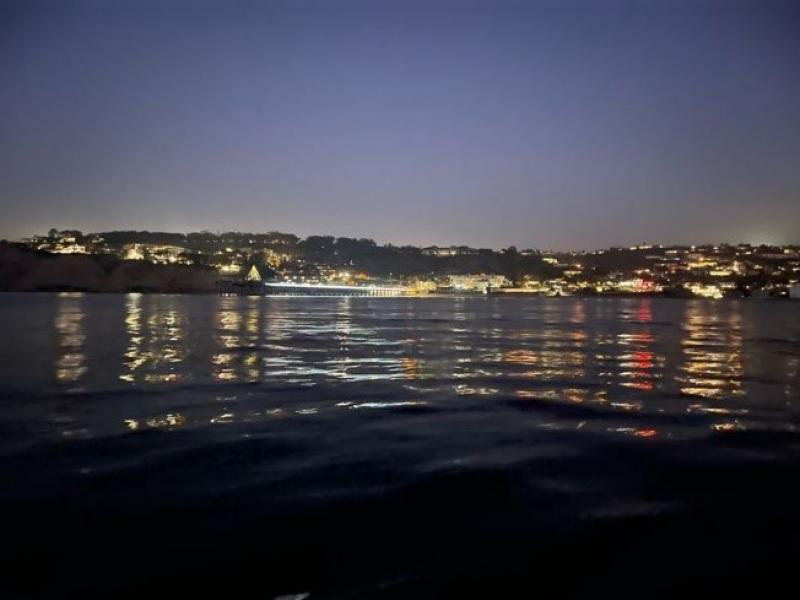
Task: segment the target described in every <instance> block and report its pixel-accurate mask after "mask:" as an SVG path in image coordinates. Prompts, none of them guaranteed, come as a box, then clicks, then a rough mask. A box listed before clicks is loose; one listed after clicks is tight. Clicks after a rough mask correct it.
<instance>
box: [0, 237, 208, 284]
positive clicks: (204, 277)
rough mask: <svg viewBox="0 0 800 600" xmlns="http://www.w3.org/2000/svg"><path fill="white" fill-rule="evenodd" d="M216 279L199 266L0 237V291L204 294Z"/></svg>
mask: <svg viewBox="0 0 800 600" xmlns="http://www.w3.org/2000/svg"><path fill="white" fill-rule="evenodd" d="M217 279H218V277H217V274H216V272H215V271H214V269H212V268H209V267H204V266H194V265H192V266H186V265H159V264H151V263H148V262H144V261H134V260H121V259H118V258H115V257H112V256H100V255H90V254H50V253H47V252H40V251H37V250H31V249H29V248H26V247H24V246H22V245H20V244H12V243H8V242H0V290H1V291H18V292H23V291H25V292H27V291H82V292H160V293H209V292H215V291H216V290H217Z"/></svg>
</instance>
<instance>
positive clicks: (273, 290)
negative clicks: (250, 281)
mask: <svg viewBox="0 0 800 600" xmlns="http://www.w3.org/2000/svg"><path fill="white" fill-rule="evenodd" d="M263 289H264V293H265V294H267V295H270V296H370V297H395V296H405V295H407V294H408V291H407V289H406V288H404V287H400V286H380V285H338V284H327V283H297V282H291V281H280V282H266V283H264V284H263Z"/></svg>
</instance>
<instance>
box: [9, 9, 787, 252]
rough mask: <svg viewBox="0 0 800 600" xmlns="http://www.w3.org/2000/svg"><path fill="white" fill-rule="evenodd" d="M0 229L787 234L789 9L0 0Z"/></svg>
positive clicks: (395, 236)
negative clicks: (39, 0)
mask: <svg viewBox="0 0 800 600" xmlns="http://www.w3.org/2000/svg"><path fill="white" fill-rule="evenodd" d="M0 208H1V209H2V220H0V237H9V238H17V237H20V236H25V235H29V234H31V233H34V232H43V231H46V230H47V229H49V228H50V227H52V226H56V227H75V228H80V229H83V230H84V231H94V230H103V229H112V228H117V229H122V228H125V229H129V228H136V229H140V228H141V229H151V230H155V229H158V230H174V231H189V230H200V229H209V230H212V231H216V230H228V229H237V230H247V231H250V230H254V231H262V230H272V229H278V230H282V231H291V232H295V233H298V234H300V235H308V234H312V233H320V234H325V233H330V234H335V235H347V236H357V237H373V238H375V239H376V240H377V241H379V242H387V241H388V242H394V243H415V244H432V243H441V244H450V243H464V244H470V245H475V246H490V247H503V246H508V245H511V244H514V245H517V246H519V247H528V246H534V247H541V248H557V249H566V248H587V249H588V248H596V247H603V246H607V245H612V244H622V245H628V244H632V243H636V242H640V241H652V242H661V243H673V242H674V243H687V242H705V241H709V242H717V241H732V242H736V241H754V242H757V241H768V242H800V2H797V1H790V2H773V1H770V0H754V1H752V2H737V1H735V0H728V1H722V0H720V1H719V2H683V1H681V0H669V1H668V0H663V1H656V0H643V1H638V2H622V1H611V0H609V1H601V0H597V1H592V2H589V1H583V2H580V1H569V0H562V1H559V2H538V3H537V2H533V1H531V2H519V3H514V2H502V1H497V0H495V1H491V2H489V1H487V2H470V1H469V0H460V1H453V2H436V1H434V0H428V1H425V2H415V1H413V0H400V1H397V2H381V1H364V2H354V1H342V2H336V1H332V0H331V1H327V2H304V1H302V0H295V1H287V2H236V1H231V0H227V1H223V0H220V1H219V2H203V1H194V2H178V1H168V0H161V1H158V2H148V1H147V0H139V1H135V2H118V1H115V0H103V1H98V2H83V1H70V0H61V1H56V2H37V1H35V0H25V1H22V2H8V1H3V0H0Z"/></svg>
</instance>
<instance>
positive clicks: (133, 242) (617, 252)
mask: <svg viewBox="0 0 800 600" xmlns="http://www.w3.org/2000/svg"><path fill="white" fill-rule="evenodd" d="M14 245H15V246H16V247H19V248H25V249H28V250H31V251H35V252H37V253H39V254H42V253H46V254H53V255H91V256H95V257H105V258H104V260H112V259H115V260H117V261H122V262H128V261H136V262H140V263H150V264H155V265H185V266H189V267H192V268H194V269H202V270H203V271H204V272H206V273H208V274H213V277H214V279H215V281H216V283H217V285H218V287H219V289H220V291H234V292H235V291H239V292H248V291H259V290H263V289H264V288H265V287H270V286H271V289H272V290H277V289H283V290H292V289H296V290H303V289H305V290H315V289H316V290H323V291H324V290H334V289H340V290H347V289H353V290H359V289H364V290H370V289H372V290H376V289H380V290H386V291H387V293H390V294H391V295H424V294H437V293H465V294H466V293H478V294H483V293H496V294H537V295H543V296H570V295H592V296H595V295H605V294H607V295H668V296H679V297H701V298H723V297H738V298H745V297H750V298H797V297H800V246H797V245H791V246H768V245H758V246H756V245H750V244H736V245H729V244H719V245H716V244H701V245H695V246H662V245H649V244H639V245H636V246H631V247H627V248H607V249H603V250H596V251H590V252H548V251H544V250H538V249H517V248H515V247H513V246H511V247H508V248H505V249H502V250H493V249H485V248H471V247H468V246H446V247H443V246H431V247H424V248H421V247H415V246H394V245H391V244H386V245H379V244H376V243H375V242H374V241H373V240H371V239H363V238H360V239H354V238H345V237H334V236H309V237H307V238H300V237H298V236H296V235H293V234H290V233H280V232H269V233H241V232H228V233H210V232H199V233H188V234H183V233H163V232H148V231H110V232H102V233H87V234H84V233H82V232H80V231H72V230H56V229H52V230H50V231H49V232H48V233H46V234H43V235H36V236H34V237H31V238H28V239H24V240H20V241H19V242H17V243H16V244H14ZM76 287H78V288H79V287H80V286H76Z"/></svg>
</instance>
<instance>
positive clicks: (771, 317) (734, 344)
mask: <svg viewBox="0 0 800 600" xmlns="http://www.w3.org/2000/svg"><path fill="white" fill-rule="evenodd" d="M45 300H46V302H49V303H54V304H55V310H54V317H53V321H52V323H53V325H52V331H53V332H54V334H55V336H54V339H55V344H54V345H53V347H52V350H51V351H50V355H49V356H47V355H46V354H45V356H40V357H38V359H39V360H44V361H45V362H47V361H49V362H50V364H51V365H52V367H51V368H52V370H51V372H52V373H53V374H54V378H53V380H54V381H53V385H54V389H55V390H56V392H55V393H58V394H69V393H74V392H76V391H84V392H89V393H109V394H111V395H113V393H114V391H115V389H116V388H114V387H113V385H112V387H111V388H109V384H108V380H107V379H105V378H103V377H101V375H104V374H107V373H110V372H115V373H118V375H117V385H118V386H119V388H120V389H123V390H124V389H133V390H141V391H142V392H143V393H146V392H147V391H148V390H168V389H174V390H176V391H177V392H178V393H179V394H178V396H176V397H180V398H181V403H182V405H183V406H182V407H181V408H180V410H179V409H178V408H176V407H175V406H170V405H169V404H170V402H169V400H168V399H167V400H164V401H163V402H162V403H163V404H164V406H163V409H159V410H156V409H155V407H153V406H144V404H146V403H143V408H142V410H140V411H138V412H137V411H132V412H131V411H129V412H130V414H126V415H121V416H120V417H121V418H119V419H118V420H117V421H116V423H117V425H119V426H120V427H127V429H130V430H136V429H138V428H141V427H151V428H167V429H169V428H173V427H180V426H184V425H188V424H193V423H194V424H198V423H202V424H205V425H208V424H216V425H229V424H231V423H234V422H253V421H258V420H259V419H271V418H275V416H276V415H277V414H281V415H285V414H293V415H300V416H303V415H305V416H311V415H318V414H321V413H320V411H323V412H324V411H326V410H337V409H341V407H342V406H343V405H341V404H340V403H341V402H350V404H347V406H368V407H380V406H386V407H392V406H395V407H397V406H418V405H420V404H419V403H425V404H427V405H437V406H442V407H447V406H459V403H463V402H481V403H486V402H496V403H499V404H497V406H502V405H503V403H504V402H507V401H512V400H513V401H514V402H517V403H519V402H524V403H526V405H527V406H530V407H532V408H534V409H536V408H541V409H542V410H543V411H544V412H543V413H542V416H541V419H539V421H540V424H541V426H547V427H568V428H581V429H582V428H587V429H592V428H594V429H595V430H597V429H598V428H599V429H602V430H610V431H620V432H627V433H633V434H635V435H640V434H641V432H642V431H644V432H655V433H653V434H652V435H655V434H659V435H660V434H662V433H665V434H673V433H674V434H678V433H679V431H680V430H681V428H683V429H684V430H692V429H694V430H697V429H698V427H701V428H702V429H703V430H704V431H706V432H708V431H716V432H719V431H728V430H732V429H742V428H748V427H784V428H786V427H790V428H791V427H794V420H793V417H792V415H793V413H787V412H786V411H789V410H790V409H791V402H788V404H787V398H789V399H792V398H794V397H795V396H796V394H797V379H798V361H799V360H800V358H798V345H797V340H798V335H799V334H798V330H799V327H798V311H797V310H796V305H793V304H791V303H769V304H765V303H756V302H752V303H744V302H706V301H678V300H672V301H670V300H660V299H649V298H648V299H641V300H638V299H622V300H614V299H505V298H493V297H488V298H437V299H415V298H409V299H406V298H379V299H370V298H349V297H344V298H261V297H247V298H239V297H187V296H183V297H182V296H155V295H141V294H128V295H126V296H91V295H82V294H58V295H52V296H50V295H42V296H39V302H45ZM31 310H35V307H32V308H31ZM115 314H118V315H119V316H118V317H116V318H113V319H112V316H113V315H115ZM98 315H99V316H103V319H102V320H100V321H97V317H98ZM31 318H35V316H34V315H32V317H31ZM96 321H97V325H95V322H96ZM101 325H102V327H101ZM22 335H24V334H22ZM114 348H118V349H119V350H115V349H114ZM25 358H26V357H24V356H19V355H12V356H9V357H7V362H8V361H12V362H13V361H14V360H17V361H20V363H22V361H24V359H25ZM20 373H21V374H20V376H19V382H18V383H20V385H23V387H24V386H25V385H26V384H25V371H24V369H21V370H20ZM243 384H247V385H250V386H256V387H248V388H240V387H238V386H240V385H243ZM27 386H28V388H29V389H30V390H31V391H41V390H42V389H43V387H46V386H43V385H42V382H41V381H40V380H38V379H36V378H33V377H32V378H31V380H30V381H29V382H28V383H27ZM187 386H189V387H191V386H195V389H200V390H202V392H201V393H199V394H198V398H200V399H199V400H197V401H196V402H193V401H190V400H186V399H185V398H184V394H185V392H184V390H186V389H189V388H188V387H187ZM259 386H261V387H259ZM330 386H336V393H335V394H333V396H335V397H334V398H330V399H328V398H327V396H325V395H324V394H323V395H321V396H320V397H325V400H324V401H320V402H310V403H309V398H310V397H312V395H313V394H314V392H313V391H308V392H305V396H301V399H300V400H297V398H296V397H295V396H292V395H290V394H286V395H285V398H283V399H282V397H281V396H280V395H275V394H272V395H271V396H270V397H271V398H272V400H271V402H273V404H276V405H270V406H255V405H253V404H252V402H250V401H249V400H246V399H247V398H250V399H252V398H253V397H254V394H256V395H257V393H258V390H259V389H261V390H264V393H266V390H271V389H274V388H276V387H281V388H282V389H290V390H297V389H300V390H302V389H308V390H313V389H321V388H323V387H330ZM370 386H372V387H370ZM375 386H378V387H375ZM380 386H388V387H384V388H381V387H380ZM228 388H230V393H227V392H226V389H228ZM243 389H246V391H243ZM372 393H379V394H384V395H388V396H390V397H389V398H381V399H377V400H376V399H373V398H370V397H369V395H370V394H372ZM209 396H213V400H212V401H208V400H207V397H209ZM349 396H352V397H349ZM292 402H295V403H297V406H295V407H293V406H291V403H292ZM408 403H411V404H408ZM515 406H516V405H515ZM559 406H564V407H569V406H576V407H577V406H583V407H586V408H587V409H591V410H595V411H602V413H598V412H595V413H588V414H587V415H578V416H574V415H570V414H568V413H564V414H560V413H558V412H555V413H554V412H552V410H553V408H557V407H559ZM787 406H788V408H787ZM548 411H549V412H548ZM526 414H527V415H528V416H527V417H526V418H531V419H532V420H534V421H535V420H536V419H537V413H536V412H535V411H534V412H530V413H526ZM598 414H602V415H603V419H602V420H598V419H595V418H593V416H596V415H598ZM634 414H636V415H639V416H638V417H637V420H636V422H635V423H633V422H631V421H630V419H631V418H632V415H634ZM664 415H683V416H686V417H687V418H698V419H700V420H697V421H687V422H686V423H683V424H677V425H676V424H674V423H666V424H665V422H664V421H663V416H664ZM122 417H124V418H122ZM96 418H98V419H99V418H100V417H96ZM126 422H127V425H126V424H125V423H126ZM95 426H97V424H95ZM637 432H639V433H637ZM641 435H643V436H644V437H646V435H644V434H641ZM647 435H650V434H647Z"/></svg>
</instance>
